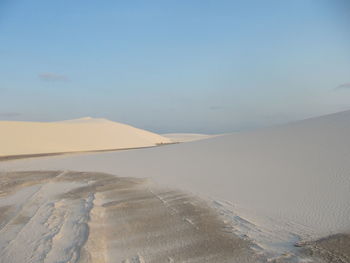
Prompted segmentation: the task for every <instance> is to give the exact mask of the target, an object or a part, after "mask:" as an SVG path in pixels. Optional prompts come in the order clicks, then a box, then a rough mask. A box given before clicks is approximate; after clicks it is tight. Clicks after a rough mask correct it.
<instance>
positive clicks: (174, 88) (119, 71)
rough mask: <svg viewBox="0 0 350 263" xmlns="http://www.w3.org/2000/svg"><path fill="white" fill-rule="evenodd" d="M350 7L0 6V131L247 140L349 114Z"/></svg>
mask: <svg viewBox="0 0 350 263" xmlns="http://www.w3.org/2000/svg"><path fill="white" fill-rule="evenodd" d="M349 28H350V1H348V0H293V1H280V0H265V1H261V0H256V1H254V0H242V1H238V0H158V1H155V0H143V1H141V0H134V1H127V0H124V1H119V0H104V1H97V0H95V1H92V0H74V1H71V0H56V1H55V0H52V1H47V0H0V120H24V121H56V120H66V119H74V118H80V117H86V116H90V117H98V118H107V119H110V120H113V121H118V122H123V123H127V124H130V125H134V126H136V127H139V128H143V129H148V130H151V131H154V132H158V133H166V132H197V133H226V132H234V131H241V130H251V129H256V128H259V127H265V126H270V125H275V124H280V123H286V122H290V121H294V120H298V119H304V118H308V117H312V116H318V115H322V114H327V113H333V112H337V111H343V110H348V109H350V31H349Z"/></svg>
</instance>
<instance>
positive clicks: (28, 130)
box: [0, 118, 170, 156]
mask: <svg viewBox="0 0 350 263" xmlns="http://www.w3.org/2000/svg"><path fill="white" fill-rule="evenodd" d="M169 142H170V140H169V139H167V138H164V137H162V136H159V135H157V134H154V133H151V132H148V131H145V130H141V129H137V128H134V127H131V126H129V125H125V124H121V123H117V122H112V121H109V120H106V119H93V118H82V119H77V120H70V121H62V122H10V121H1V122H0V156H13V155H30V154H45V153H62V152H80V151H95V150H108V149H125V148H137V147H147V146H154V145H156V144H159V143H169Z"/></svg>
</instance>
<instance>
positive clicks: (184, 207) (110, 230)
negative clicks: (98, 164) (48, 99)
mask: <svg viewBox="0 0 350 263" xmlns="http://www.w3.org/2000/svg"><path fill="white" fill-rule="evenodd" d="M0 178H1V181H0V191H1V197H0V209H1V211H2V212H3V213H1V214H2V215H5V217H6V218H2V217H0V225H1V222H2V221H3V222H4V223H5V225H4V224H3V225H2V227H1V228H0V262H7V263H11V262H13V263H17V262H41V261H40V260H43V262H57V261H59V262H264V260H263V258H261V257H258V256H257V255H256V254H255V253H254V252H253V251H252V250H251V249H250V243H249V242H248V241H247V240H243V239H241V238H239V237H238V236H235V235H234V234H232V233H227V232H226V231H225V229H226V228H227V225H226V223H224V222H223V220H222V219H221V218H219V217H218V215H217V213H216V212H215V211H214V210H213V209H212V208H211V207H209V205H208V204H207V203H206V202H205V201H203V200H201V199H199V198H198V197H196V196H193V195H190V194H188V193H185V192H181V191H177V190H172V189H170V190H169V189H161V188H157V187H156V186H154V185H153V184H151V183H150V182H149V181H148V180H147V179H137V178H122V177H116V176H112V175H108V174H103V173H87V172H63V171H31V172H5V173H0ZM33 185H34V186H35V185H37V187H36V188H35V191H34V190H33V189H32V190H33V191H34V192H33V193H32V194H31V195H30V197H28V198H27V199H28V200H22V201H23V204H22V205H18V206H16V204H13V205H12V206H11V205H10V206H9V205H7V206H5V205H4V206H2V202H1V200H6V199H8V198H10V197H11V196H13V195H14V194H16V193H18V192H19V191H23V190H25V189H26V188H29V187H32V186H33ZM10 210H12V211H13V212H12V213H9V214H8V215H10V217H9V216H6V213H7V212H6V211H10ZM3 217H4V216H3ZM5 221H6V222H5ZM26 244H27V245H26ZM34 259H36V260H37V261H35V260H34ZM39 259H40V260H39Z"/></svg>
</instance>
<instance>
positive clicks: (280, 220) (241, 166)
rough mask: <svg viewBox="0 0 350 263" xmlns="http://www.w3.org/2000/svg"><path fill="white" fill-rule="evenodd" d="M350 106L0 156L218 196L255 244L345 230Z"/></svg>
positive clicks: (280, 243)
mask: <svg viewBox="0 0 350 263" xmlns="http://www.w3.org/2000/svg"><path fill="white" fill-rule="evenodd" d="M349 134H350V111H346V112H341V113H336V114H332V115H327V116H322V117H319V118H313V119H308V120H304V121H300V122H296V123H292V124H289V125H284V126H278V127H274V128H268V129H262V130H259V131H254V132H243V133H237V134H232V135H226V136H220V137H216V138H211V139H208V140H201V141H196V142H192V143H188V144H187V143H184V144H176V145H169V146H164V147H160V148H150V149H142V150H130V151H124V152H111V153H93V154H85V155H81V156H58V157H46V158H38V159H32V160H18V161H10V162H3V163H0V170H2V171H10V170H33V169H45V170H47V169H50V170H57V169H70V170H78V171H101V172H108V173H112V174H116V175H119V176H130V177H149V178H153V179H154V180H155V181H156V182H158V183H159V184H161V185H170V186H172V187H176V188H179V189H183V190H186V191H190V192H194V193H197V194H200V195H201V196H207V197H210V198H213V199H215V200H217V201H216V202H215V203H214V206H216V207H217V209H219V210H220V211H221V213H222V215H223V216H225V217H227V219H229V220H231V221H232V224H233V231H234V232H236V233H238V234H241V235H244V236H248V237H249V238H250V239H252V240H253V241H254V242H255V243H256V244H257V246H258V247H259V249H262V250H263V251H269V252H271V253H272V254H273V253H280V254H282V253H284V252H288V253H293V252H292V247H293V246H292V245H293V244H294V243H295V242H298V241H304V240H310V239H317V238H320V237H324V236H328V235H331V234H336V233H349V232H350V220H349V218H350V176H349V174H350V139H349Z"/></svg>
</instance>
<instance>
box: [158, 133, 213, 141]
mask: <svg viewBox="0 0 350 263" xmlns="http://www.w3.org/2000/svg"><path fill="white" fill-rule="evenodd" d="M161 135H162V136H163V137H165V138H168V139H170V140H171V141H172V142H193V141H199V140H204V139H209V138H214V137H216V136H220V135H210V134H198V133H164V134H161Z"/></svg>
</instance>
